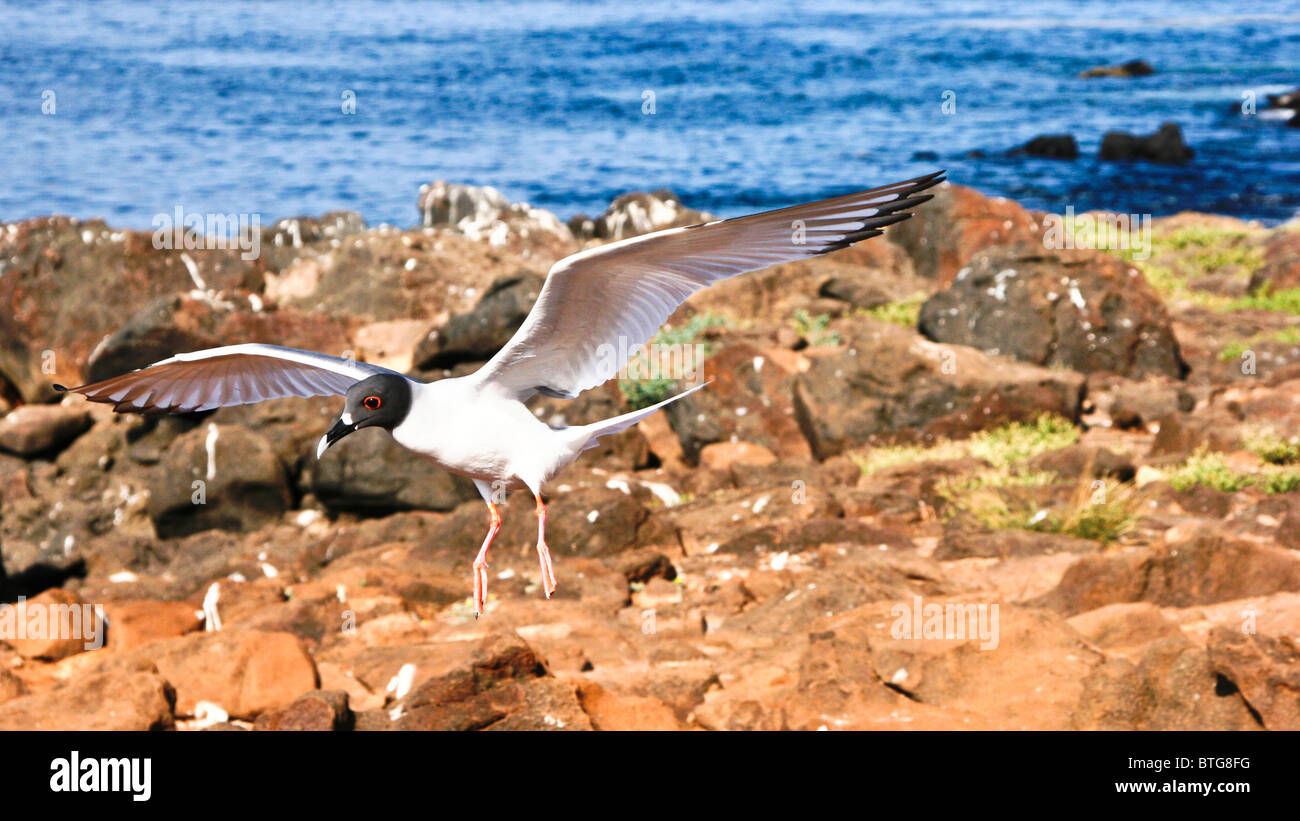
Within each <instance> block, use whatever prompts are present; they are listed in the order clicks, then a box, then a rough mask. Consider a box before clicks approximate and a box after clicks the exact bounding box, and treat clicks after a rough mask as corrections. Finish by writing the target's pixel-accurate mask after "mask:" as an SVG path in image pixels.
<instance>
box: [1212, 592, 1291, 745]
mask: <svg viewBox="0 0 1300 821" xmlns="http://www.w3.org/2000/svg"><path fill="white" fill-rule="evenodd" d="M1292 598H1294V597H1292ZM1289 604H1290V606H1289V607H1285V609H1280V610H1279V609H1276V608H1275V607H1274V606H1273V603H1272V602H1266V603H1264V604H1263V606H1262V607H1261V610H1260V612H1259V613H1256V612H1254V608H1250V609H1249V610H1247V611H1246V612H1244V613H1239V614H1234V616H1235V618H1232V619H1231V620H1230V621H1229V622H1228V623H1227V624H1221V625H1219V626H1217V627H1215V628H1213V629H1212V630H1211V631H1210V634H1209V640H1208V647H1207V649H1208V650H1209V658H1210V664H1211V665H1212V666H1213V667H1214V669H1215V671H1216V672H1217V673H1218V674H1219V675H1220V676H1222V677H1223V678H1225V679H1226V680H1227V681H1229V682H1231V686H1232V687H1233V688H1235V689H1237V690H1240V692H1241V696H1242V698H1244V699H1245V700H1246V703H1248V704H1249V705H1250V707H1251V709H1252V710H1253V711H1254V713H1255V715H1257V716H1258V718H1259V721H1260V722H1261V723H1262V724H1263V726H1264V727H1265V728H1266V729H1269V730H1296V729H1300V642H1298V640H1297V636H1300V608H1297V607H1296V606H1295V603H1294V601H1291V602H1289ZM1243 616H1245V617H1244V618H1243ZM1221 689H1222V688H1221Z"/></svg>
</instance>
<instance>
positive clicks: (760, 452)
mask: <svg viewBox="0 0 1300 821" xmlns="http://www.w3.org/2000/svg"><path fill="white" fill-rule="evenodd" d="M775 461H776V454H774V453H772V451H770V450H768V449H767V448H765V447H763V446H762V445H754V444H751V443H749V442H714V443H713V444H711V445H705V446H704V447H703V448H702V449H701V450H700V465H701V466H702V467H705V468H708V469H709V470H730V469H731V467H732V466H733V465H770V464H772V463H773V462H775Z"/></svg>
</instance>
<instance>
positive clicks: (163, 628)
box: [104, 601, 201, 652]
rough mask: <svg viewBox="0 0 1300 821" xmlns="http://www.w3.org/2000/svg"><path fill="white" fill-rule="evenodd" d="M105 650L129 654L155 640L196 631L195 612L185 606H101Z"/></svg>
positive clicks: (121, 603) (128, 603)
mask: <svg viewBox="0 0 1300 821" xmlns="http://www.w3.org/2000/svg"><path fill="white" fill-rule="evenodd" d="M104 615H105V617H106V618H107V619H108V646H109V647H110V648H112V649H113V650H116V651H120V652H129V651H131V650H134V649H136V648H137V647H142V646H144V645H146V644H148V643H149V642H151V641H154V640H156V639H170V638H175V637H177V636H182V635H184V634H186V633H189V632H192V631H194V630H198V629H199V627H200V624H201V622H200V621H199V616H198V611H197V610H196V609H195V607H194V606H193V605H191V604H187V603H185V602H166V601H115V602H108V603H107V604H105V605H104Z"/></svg>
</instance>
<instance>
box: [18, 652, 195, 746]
mask: <svg viewBox="0 0 1300 821" xmlns="http://www.w3.org/2000/svg"><path fill="white" fill-rule="evenodd" d="M175 700H176V693H175V691H174V690H173V689H172V686H171V684H169V683H168V681H167V680H166V679H165V678H164V677H163V676H161V675H159V674H158V671H157V669H155V668H154V667H153V665H152V664H149V663H148V662H144V663H141V664H138V665H135V666H134V667H132V666H129V665H120V666H118V667H116V668H113V669H108V670H105V671H104V672H95V673H91V674H90V675H87V676H84V677H82V678H78V679H77V680H75V681H73V682H71V683H69V684H65V685H63V686H61V687H55V688H53V689H46V690H42V691H40V692H36V693H32V694H31V695H26V696H20V697H18V698H15V699H11V700H9V701H6V702H4V704H0V730H74V731H82V732H84V731H87V730H110V731H114V730H115V731H119V732H120V731H128V730H129V731H136V732H139V731H143V730H170V729H171V728H172V726H173V724H174V721H173V719H172V704H173V703H174V702H175Z"/></svg>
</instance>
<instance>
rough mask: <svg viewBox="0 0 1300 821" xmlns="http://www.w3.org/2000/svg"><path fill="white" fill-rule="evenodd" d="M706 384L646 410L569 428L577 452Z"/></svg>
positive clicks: (589, 447)
mask: <svg viewBox="0 0 1300 821" xmlns="http://www.w3.org/2000/svg"><path fill="white" fill-rule="evenodd" d="M708 384H709V383H708V382H705V383H704V384H703V385H696V386H695V387H693V388H691V389H689V390H684V391H682V392H681V393H679V394H677V395H676V396H670V397H668V398H667V399H665V400H664V401H662V402H656V403H655V404H653V405H651V406H650V407H648V408H641V409H640V410H634V411H632V412H631V413H625V414H623V415H621V416H615V417H614V418H612V419H605V420H603V421H601V422H592V423H591V424H590V425H579V426H576V427H573V428H570V430H571V431H572V432H573V433H574V438H575V439H576V440H577V442H578V443H579V445H580V450H579V452H580V453H581V452H582V451H584V450H590V449H591V448H594V447H596V445H597V444H598V441H597V440H599V439H600V437H602V436H608V435H610V434H611V433H618V432H619V431H623V430H627V429H628V428H630V427H632V426H633V425H635V424H636V423H637V422H640V421H641V420H642V419H645V418H646V417H647V416H649V415H650V414H652V413H654V412H655V411H657V410H659V409H660V408H662V407H663V406H664V405H667V404H670V403H672V402H676V401H677V400H678V399H682V398H684V397H687V396H690V395H691V394H693V393H695V392H696V391H698V390H699V389H700V388H703V387H704V386H705V385H708Z"/></svg>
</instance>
